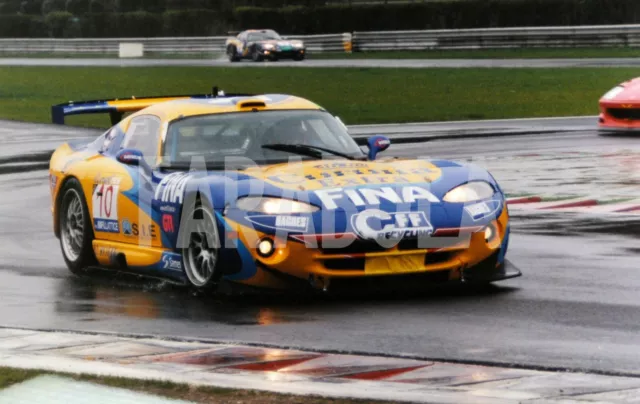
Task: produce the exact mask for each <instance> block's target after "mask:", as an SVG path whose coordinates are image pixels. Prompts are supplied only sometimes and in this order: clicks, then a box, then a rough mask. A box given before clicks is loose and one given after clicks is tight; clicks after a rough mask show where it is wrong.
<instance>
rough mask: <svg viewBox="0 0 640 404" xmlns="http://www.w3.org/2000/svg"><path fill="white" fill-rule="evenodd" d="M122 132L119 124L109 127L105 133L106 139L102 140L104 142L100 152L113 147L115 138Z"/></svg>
mask: <svg viewBox="0 0 640 404" xmlns="http://www.w3.org/2000/svg"><path fill="white" fill-rule="evenodd" d="M121 133H122V132H121V131H120V130H119V128H118V125H116V126H114V127H112V128H111V129H109V130H108V131H107V132H106V133H105V134H104V140H103V141H102V144H101V145H100V152H101V153H102V152H105V151H107V150H109V148H111V146H112V144H113V142H114V140H115V138H116V137H117V136H118V134H121Z"/></svg>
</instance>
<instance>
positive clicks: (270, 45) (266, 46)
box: [262, 43, 273, 49]
mask: <svg viewBox="0 0 640 404" xmlns="http://www.w3.org/2000/svg"><path fill="white" fill-rule="evenodd" d="M262 47H263V48H264V49H273V45H272V44H270V43H266V44H264V45H262Z"/></svg>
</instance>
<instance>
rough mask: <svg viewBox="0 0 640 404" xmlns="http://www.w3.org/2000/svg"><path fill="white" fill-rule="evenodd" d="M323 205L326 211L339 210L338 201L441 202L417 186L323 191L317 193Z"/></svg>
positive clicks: (374, 203)
mask: <svg viewBox="0 0 640 404" xmlns="http://www.w3.org/2000/svg"><path fill="white" fill-rule="evenodd" d="M315 193H316V195H317V196H318V198H320V201H322V205H323V206H324V207H325V208H326V209H331V210H333V209H337V208H338V205H337V203H336V201H343V202H344V201H351V203H352V204H353V205H355V206H365V205H379V204H380V203H381V202H382V201H387V202H391V203H415V202H417V201H419V200H425V201H428V202H432V203H438V202H440V200H439V199H438V198H436V196H435V195H433V194H432V193H431V192H430V191H428V190H426V189H424V188H422V187H418V186H415V185H408V186H404V187H401V188H400V189H399V190H398V191H396V190H395V189H393V188H391V187H381V188H362V189H343V188H334V189H321V190H317V191H315Z"/></svg>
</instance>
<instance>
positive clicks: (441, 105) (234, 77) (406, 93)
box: [0, 67, 640, 127]
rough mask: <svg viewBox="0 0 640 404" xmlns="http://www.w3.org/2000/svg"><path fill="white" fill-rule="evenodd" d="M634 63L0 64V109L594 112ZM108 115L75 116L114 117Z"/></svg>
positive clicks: (454, 114) (413, 117)
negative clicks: (159, 99)
mask: <svg viewBox="0 0 640 404" xmlns="http://www.w3.org/2000/svg"><path fill="white" fill-rule="evenodd" d="M638 73H640V70H639V69H633V68H562V69H475V68H474V69H467V68H465V69H386V68H385V69H382V68H344V69H337V68H326V69H325V68H309V69H300V68H246V69H236V68H215V67H152V68H147V67H145V68H138V67H126V68H125V67H123V68H93V67H55V68H53V67H1V68H0V88H1V89H2V90H1V91H0V118H5V119H14V120H22V121H33V122H50V120H51V118H50V107H51V105H52V104H57V103H61V102H66V101H69V100H74V101H79V100H86V99H99V98H116V97H128V96H132V95H135V96H148V95H166V94H191V93H206V92H209V91H210V89H211V87H212V86H213V85H218V86H220V87H221V88H222V89H224V90H225V91H227V92H255V93H263V92H275V93H289V94H294V95H298V96H302V97H306V98H309V99H311V100H313V101H315V102H317V103H319V104H320V105H322V106H324V107H325V108H327V109H328V110H329V111H331V112H332V113H334V114H336V115H338V116H340V117H341V118H342V119H343V121H345V123H347V124H348V125H354V124H364V123H393V122H419V121H447V120H468V119H490V118H491V119H494V118H521V117H545V116H572V115H594V114H597V112H598V111H597V102H598V99H599V97H600V96H601V95H602V94H603V93H604V92H605V91H607V90H609V89H610V88H611V87H613V86H614V85H616V84H617V83H619V82H621V81H623V80H626V79H629V78H632V77H635V76H637V75H638ZM108 122H109V119H108V116H106V115H104V116H100V117H87V116H83V117H72V119H70V120H69V123H70V124H76V125H90V126H102V127H106V126H109V125H108Z"/></svg>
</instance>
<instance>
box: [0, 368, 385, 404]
mask: <svg viewBox="0 0 640 404" xmlns="http://www.w3.org/2000/svg"><path fill="white" fill-rule="evenodd" d="M44 374H53V375H58V376H64V377H69V378H72V379H75V380H79V381H86V382H93V383H98V384H101V385H105V386H110V387H116V388H122V389H127V390H133V391H140V392H145V393H149V394H155V395H158V396H163V397H169V398H174V399H180V400H186V401H192V402H196V403H207V404H208V403H225V404H226V403H244V404H298V403H302V402H304V403H305V404H364V403H373V402H375V403H379V404H392V403H393V402H389V401H373V400H352V399H340V398H335V399H334V398H322V397H315V396H307V397H304V398H301V397H300V396H295V395H289V394H276V393H270V392H262V391H256V390H237V389H227V388H218V387H207V386H203V387H196V386H189V385H186V384H179V383H172V382H167V381H159V380H137V379H129V378H122V377H98V376H93V375H86V374H83V375H76V374H67V373H58V372H47V371H42V370H23V369H15V368H8V367H0V389H5V388H7V387H9V386H11V385H14V384H17V383H21V382H24V381H27V380H30V379H32V378H34V377H37V376H40V375H44Z"/></svg>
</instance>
